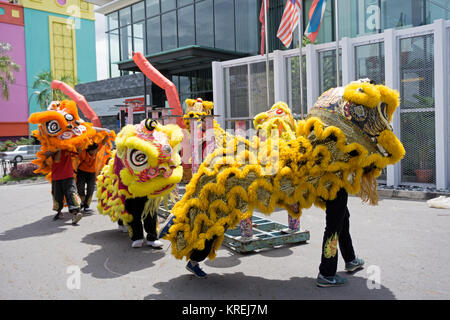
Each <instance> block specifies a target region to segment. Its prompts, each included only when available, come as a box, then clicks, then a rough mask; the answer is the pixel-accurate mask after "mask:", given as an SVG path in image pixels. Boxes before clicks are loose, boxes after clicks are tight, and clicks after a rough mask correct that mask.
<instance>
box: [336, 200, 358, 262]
mask: <svg viewBox="0 0 450 320" xmlns="http://www.w3.org/2000/svg"><path fill="white" fill-rule="evenodd" d="M339 249H340V250H341V254H342V258H344V261H345V262H350V261H352V260H354V259H355V250H354V249H353V244H352V237H351V236H350V212H349V211H348V208H347V207H346V208H345V216H344V221H343V223H342V230H341V232H340V234H339Z"/></svg>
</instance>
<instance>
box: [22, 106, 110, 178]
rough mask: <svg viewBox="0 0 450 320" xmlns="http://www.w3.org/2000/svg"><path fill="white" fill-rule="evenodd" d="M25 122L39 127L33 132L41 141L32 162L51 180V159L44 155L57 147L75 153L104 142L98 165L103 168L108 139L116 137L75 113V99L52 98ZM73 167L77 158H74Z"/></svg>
mask: <svg viewBox="0 0 450 320" xmlns="http://www.w3.org/2000/svg"><path fill="white" fill-rule="evenodd" d="M28 122H30V123H32V124H37V125H38V129H37V130H34V131H33V132H32V135H33V136H34V137H36V138H37V139H38V140H39V141H40V142H41V149H40V150H39V151H38V153H37V154H36V156H37V159H35V160H33V161H32V162H33V163H34V164H36V165H38V169H36V170H35V172H36V173H41V174H44V175H46V177H47V179H49V180H50V179H51V167H52V166H51V164H52V158H51V157H48V156H47V155H46V154H47V153H48V152H55V151H57V150H67V151H71V152H74V153H76V152H78V151H80V150H83V149H86V148H87V147H88V146H89V145H91V144H93V143H97V144H98V143H100V142H102V141H106V143H104V144H103V146H102V152H101V153H100V154H101V157H99V160H98V167H100V168H101V167H102V166H103V165H104V164H105V162H106V160H107V159H108V158H109V155H110V153H111V141H112V140H114V138H115V133H114V131H111V132H109V131H106V130H102V129H100V128H95V127H94V126H93V125H92V123H90V122H85V121H84V120H83V119H81V118H80V116H79V114H78V108H77V105H76V104H75V102H74V101H72V100H63V101H61V102H58V101H54V102H52V103H51V104H50V106H49V107H48V108H47V110H46V111H41V112H35V113H33V114H31V115H30V117H29V119H28ZM73 162H74V164H75V166H74V168H76V162H77V159H76V157H74V160H73Z"/></svg>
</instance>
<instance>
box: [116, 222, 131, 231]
mask: <svg viewBox="0 0 450 320" xmlns="http://www.w3.org/2000/svg"><path fill="white" fill-rule="evenodd" d="M117 224H118V227H117V229H118V230H119V231H121V232H124V233H125V232H128V227H127V226H125V225H124V224H123V221H122V220H121V219H119V220H117Z"/></svg>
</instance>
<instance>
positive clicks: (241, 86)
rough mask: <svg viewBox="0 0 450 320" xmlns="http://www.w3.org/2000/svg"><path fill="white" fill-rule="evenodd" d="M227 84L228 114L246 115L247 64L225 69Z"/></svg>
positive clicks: (247, 105)
mask: <svg viewBox="0 0 450 320" xmlns="http://www.w3.org/2000/svg"><path fill="white" fill-rule="evenodd" d="M226 74H227V76H228V79H227V80H228V81H226V84H227V85H229V89H228V94H227V98H228V99H227V100H228V103H227V107H228V108H229V109H228V114H229V115H230V117H231V118H239V117H248V116H249V103H248V102H249V101H248V66H247V65H243V66H236V67H230V68H227V69H226Z"/></svg>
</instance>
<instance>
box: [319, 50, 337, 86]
mask: <svg viewBox="0 0 450 320" xmlns="http://www.w3.org/2000/svg"><path fill="white" fill-rule="evenodd" d="M339 79H340V83H341V85H342V50H341V49H339ZM336 84H337V81H336V50H328V51H322V52H319V92H325V91H326V90H328V89H330V88H334V87H336Z"/></svg>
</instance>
